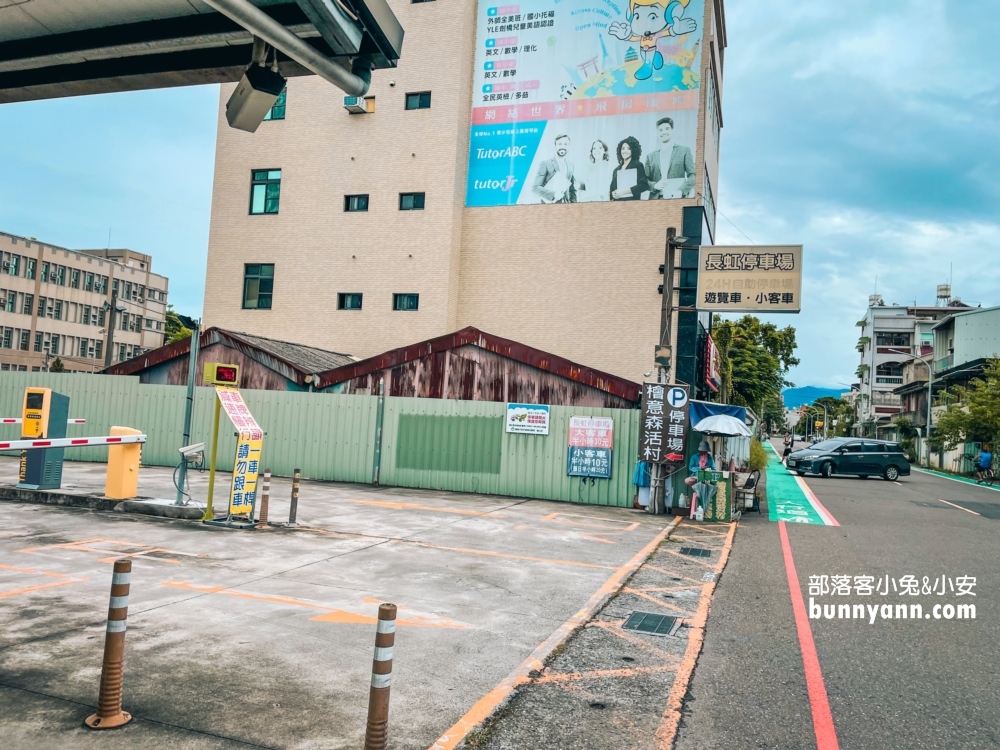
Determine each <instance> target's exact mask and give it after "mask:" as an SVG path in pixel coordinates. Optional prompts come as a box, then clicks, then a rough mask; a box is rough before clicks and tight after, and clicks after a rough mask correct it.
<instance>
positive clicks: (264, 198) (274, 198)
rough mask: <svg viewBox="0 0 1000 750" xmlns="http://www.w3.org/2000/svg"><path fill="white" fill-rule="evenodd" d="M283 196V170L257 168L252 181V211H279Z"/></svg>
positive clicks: (252, 212)
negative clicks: (279, 201) (279, 202)
mask: <svg viewBox="0 0 1000 750" xmlns="http://www.w3.org/2000/svg"><path fill="white" fill-rule="evenodd" d="M280 197H281V170H280V169H255V170H254V171H253V175H252V180H251V183H250V213H251V214H276V213H278V199H279V198H280Z"/></svg>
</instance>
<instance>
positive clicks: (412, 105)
mask: <svg viewBox="0 0 1000 750" xmlns="http://www.w3.org/2000/svg"><path fill="white" fill-rule="evenodd" d="M406 108H407V109H430V108H431V92H430V91H419V92H417V93H415V94H407V95H406Z"/></svg>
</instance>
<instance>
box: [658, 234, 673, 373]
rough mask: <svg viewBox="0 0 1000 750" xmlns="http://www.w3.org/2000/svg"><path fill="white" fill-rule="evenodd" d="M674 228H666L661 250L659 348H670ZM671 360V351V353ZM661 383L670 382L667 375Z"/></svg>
mask: <svg viewBox="0 0 1000 750" xmlns="http://www.w3.org/2000/svg"><path fill="white" fill-rule="evenodd" d="M676 236H677V228H676V227H667V241H666V247H665V248H664V250H663V299H662V300H661V302H660V346H670V324H671V322H672V318H673V315H674V237H676ZM671 360H673V351H671ZM661 382H664V383H668V382H670V377H669V375H668V376H667V377H665V378H662V379H661Z"/></svg>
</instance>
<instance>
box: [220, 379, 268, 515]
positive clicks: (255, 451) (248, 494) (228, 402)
mask: <svg viewBox="0 0 1000 750" xmlns="http://www.w3.org/2000/svg"><path fill="white" fill-rule="evenodd" d="M215 390H216V392H217V393H218V395H219V402H220V403H221V404H222V408H223V409H224V410H225V412H226V415H227V416H228V417H229V419H230V421H231V422H232V423H233V426H234V427H235V428H236V430H237V432H238V433H239V438H238V440H237V442H236V460H235V462H234V463H233V481H232V484H231V485H230V488H229V514H230V515H233V516H241V515H246V514H247V513H251V512H252V511H253V505H254V499H255V498H256V497H257V475H258V473H259V472H260V455H261V450H262V449H263V447H264V431H263V430H261V428H260V425H258V424H257V420H255V419H254V418H253V415H252V414H251V413H250V410H249V409H248V408H247V405H246V404H245V403H243V397H242V396H241V395H240V392H239V390H237V389H236V388H231V387H227V386H218V385H217V386H216V387H215Z"/></svg>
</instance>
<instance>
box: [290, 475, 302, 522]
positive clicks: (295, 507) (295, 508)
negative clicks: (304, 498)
mask: <svg viewBox="0 0 1000 750" xmlns="http://www.w3.org/2000/svg"><path fill="white" fill-rule="evenodd" d="M301 478H302V472H301V471H299V470H298V469H296V470H295V473H294V474H292V505H291V507H290V508H289V509H288V527H289V528H295V526H296V523H295V516H296V515H297V514H298V512H299V479H301Z"/></svg>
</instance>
